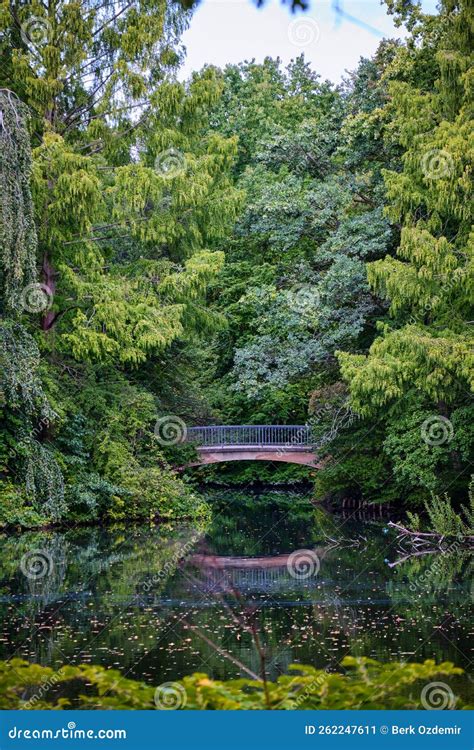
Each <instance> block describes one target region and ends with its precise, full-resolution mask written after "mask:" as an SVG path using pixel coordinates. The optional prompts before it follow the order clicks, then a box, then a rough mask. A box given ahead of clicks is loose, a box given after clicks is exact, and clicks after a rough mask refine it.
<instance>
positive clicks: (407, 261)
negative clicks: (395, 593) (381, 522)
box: [338, 2, 474, 499]
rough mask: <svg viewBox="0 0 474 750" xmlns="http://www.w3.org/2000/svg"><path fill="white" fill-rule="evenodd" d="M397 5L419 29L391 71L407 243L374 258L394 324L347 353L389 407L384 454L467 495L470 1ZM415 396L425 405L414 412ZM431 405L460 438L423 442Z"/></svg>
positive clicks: (353, 386) (351, 373) (355, 394)
mask: <svg viewBox="0 0 474 750" xmlns="http://www.w3.org/2000/svg"><path fill="white" fill-rule="evenodd" d="M389 5H390V8H391V9H392V10H393V12H394V13H395V14H396V15H397V17H398V18H399V19H403V20H405V21H407V19H408V21H409V27H410V28H412V29H413V30H414V32H413V33H414V37H413V38H412V39H410V40H409V41H408V43H407V45H406V46H404V47H400V49H399V50H398V51H397V53H396V54H395V56H394V58H393V59H392V61H391V63H390V65H389V66H388V69H387V72H386V79H387V81H389V91H390V94H391V101H390V104H389V105H387V107H386V114H387V116H388V117H389V120H388V121H387V126H386V138H388V139H389V141H390V142H393V141H394V140H395V141H396V142H398V144H399V146H400V147H401V148H402V164H403V169H402V170H393V169H385V170H384V172H383V174H384V180H385V186H386V191H387V200H388V206H387V214H388V216H389V217H390V219H391V220H392V221H394V222H398V223H399V224H400V225H401V237H400V244H399V246H398V248H397V251H396V257H393V256H391V255H387V256H386V257H385V258H384V259H380V260H376V261H374V262H371V263H369V264H368V281H369V284H370V286H371V288H372V289H373V290H374V292H375V293H377V294H379V295H380V296H381V297H382V298H384V299H386V300H387V301H389V302H390V308H389V315H390V318H391V320H390V322H386V321H384V322H381V323H380V324H379V326H378V330H379V335H378V337H377V338H376V339H375V341H374V342H373V344H372V345H371V346H370V348H369V352H368V354H367V355H364V354H351V353H348V352H342V351H341V352H339V353H338V360H339V364H340V367H341V373H342V376H343V378H344V379H345V380H346V382H347V383H348V384H349V387H350V392H351V405H352V408H353V409H354V410H355V411H356V412H357V413H359V414H361V415H363V416H366V417H370V418H372V419H382V420H384V419H385V417H386V415H387V414H388V420H387V432H386V438H385V441H384V450H385V451H386V452H387V453H388V454H389V455H391V456H392V457H393V471H394V476H395V478H396V479H397V481H399V482H404V481H405V482H406V481H408V483H409V485H410V486H411V487H412V488H414V489H415V488H416V485H418V486H420V487H423V488H428V490H430V491H436V492H439V491H440V490H442V489H443V488H444V487H451V485H452V484H453V483H454V488H452V490H451V491H453V494H454V495H459V494H461V495H463V496H465V495H466V481H465V476H466V475H465V474H464V477H463V478H462V479H461V481H459V477H460V475H461V474H460V473H461V472H462V471H463V469H464V467H465V466H466V465H467V464H466V462H468V461H469V460H470V459H469V453H468V451H469V449H470V446H472V433H471V434H469V433H470V430H469V428H468V426H467V422H466V420H465V416H464V415H465V414H466V413H467V412H466V410H467V409H468V407H469V405H468V401H467V399H468V393H469V390H472V387H473V372H474V359H473V351H474V350H473V343H474V340H473V337H472V291H473V278H474V276H473V273H472V262H473V236H472V216H473V214H472V200H471V197H472V176H471V167H470V164H471V163H472V142H473V139H472V113H471V106H472V91H471V89H470V83H469V75H468V74H467V72H466V71H467V70H468V68H469V64H470V60H471V59H472V45H470V44H469V41H468V37H469V34H468V33H466V29H467V28H469V12H470V11H469V9H468V8H467V5H466V4H465V3H463V2H461V3H459V4H458V5H456V6H453V5H452V4H451V3H441V8H440V14H439V16H425V15H423V14H421V13H420V12H419V9H418V8H416V7H414V6H412V5H411V4H408V5H407V4H405V5H404V6H403V7H402V5H400V4H399V3H390V4H389ZM415 39H416V43H415ZM413 394H416V399H415V401H416V405H415V410H414V411H413V412H411V411H405V412H403V410H402V408H401V405H402V404H404V405H405V406H406V405H407V403H409V402H407V401H406V399H405V397H406V396H408V399H411V402H412V404H413ZM397 403H398V404H399V407H398V408H397ZM422 412H425V415H426V416H427V417H428V415H430V414H431V415H432V416H434V417H435V418H436V417H437V416H438V418H439V419H441V420H445V422H448V421H449V423H450V424H451V429H452V431H453V432H454V440H453V441H451V439H449V440H444V441H441V442H439V443H438V444H436V445H435V446H434V447H433V446H427V445H423V443H422V442H420V441H418V440H417V437H416V433H417V429H418V423H419V420H420V419H421V420H422V416H423V414H422ZM455 423H456V429H454V424H455ZM422 494H423V493H422ZM424 494H425V499H426V496H427V495H426V491H425V493H424Z"/></svg>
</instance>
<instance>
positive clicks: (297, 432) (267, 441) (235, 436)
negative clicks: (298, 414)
mask: <svg viewBox="0 0 474 750" xmlns="http://www.w3.org/2000/svg"><path fill="white" fill-rule="evenodd" d="M186 440H187V441H188V442H191V443H195V444H196V445H199V447H200V449H205V448H219V449H225V448H233V449H234V450H244V449H245V448H273V449H275V450H276V449H278V448H281V449H283V448H291V449H292V450H293V449H298V448H305V449H308V448H311V447H312V443H313V435H312V428H311V427H310V425H268V424H267V425H261V424H256V425H208V426H206V427H190V428H189V429H188V431H187V436H186Z"/></svg>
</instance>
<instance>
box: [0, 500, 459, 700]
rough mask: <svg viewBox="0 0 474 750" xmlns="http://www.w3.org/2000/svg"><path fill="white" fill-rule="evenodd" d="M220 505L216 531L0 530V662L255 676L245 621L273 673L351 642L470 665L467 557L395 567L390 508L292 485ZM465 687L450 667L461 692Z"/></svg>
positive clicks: (148, 675) (342, 650)
mask: <svg viewBox="0 0 474 750" xmlns="http://www.w3.org/2000/svg"><path fill="white" fill-rule="evenodd" d="M213 503H214V507H215V514H214V519H213V521H212V525H211V526H210V527H208V528H207V529H199V528H195V527H192V526H189V525H185V524H180V525H171V524H169V525H168V524H166V525H161V526H145V525H143V526H132V527H129V528H113V529H110V528H109V529H97V528H85V529H84V528H82V529H71V530H66V531H62V532H57V531H54V532H28V533H23V534H15V535H13V534H10V535H1V536H0V620H1V625H0V659H5V658H9V657H12V656H13V655H15V656H19V657H22V658H24V659H27V660H29V661H34V662H39V663H41V664H43V665H49V666H52V667H59V666H60V665H61V664H64V663H72V664H80V663H85V662H88V663H95V664H102V665H104V666H107V667H115V668H119V669H120V670H122V672H123V673H124V674H126V675H127V676H129V677H132V678H136V679H141V680H144V681H146V682H149V683H152V684H159V683H161V682H163V681H166V680H173V679H176V678H179V677H182V676H183V675H185V674H190V673H191V672H196V671H197V672H207V673H208V674H210V675H211V676H213V677H215V678H219V679H222V678H229V677H236V676H239V675H241V674H245V672H243V671H242V666H241V665H244V666H245V667H246V668H247V669H248V670H250V671H251V672H258V670H259V660H258V654H257V652H256V649H255V646H254V641H253V638H252V635H251V634H250V633H249V631H248V628H247V627H244V623H246V624H249V623H255V625H256V627H257V628H258V631H259V632H260V634H261V638H262V641H263V642H264V643H265V646H266V650H267V671H268V674H269V676H270V677H271V678H275V677H277V676H278V675H279V674H281V673H282V672H285V671H286V670H287V667H288V665H289V664H292V663H296V662H299V663H306V664H313V665H315V666H317V667H327V666H328V665H333V666H336V665H337V664H338V662H339V661H340V660H341V659H342V657H344V656H345V655H346V654H351V655H364V656H371V657H373V658H376V659H380V660H382V661H389V660H400V661H422V660H424V659H427V658H433V659H436V660H437V661H445V660H449V661H453V662H455V663H456V664H457V665H458V666H461V667H464V668H466V669H468V667H469V662H470V658H472V653H471V649H472V646H471V644H472V628H471V632H470V629H469V625H470V608H471V601H472V594H471V586H470V572H472V567H471V560H470V559H469V558H468V557H467V556H466V555H463V554H459V553H457V554H456V555H449V554H446V555H436V556H434V555H427V556H424V557H419V558H414V559H408V560H406V561H404V562H403V561H402V562H400V564H399V565H396V566H394V567H390V566H389V563H393V562H395V561H396V560H397V559H398V558H400V557H401V556H400V555H399V554H398V553H397V548H396V546H395V544H394V537H393V535H392V534H391V533H387V532H386V529H385V522H384V520H383V519H380V518H376V519H370V518H369V519H367V518H365V519H364V518H362V519H360V518H359V519H357V518H355V517H350V515H348V516H347V517H344V516H342V515H337V514H334V515H330V514H328V513H326V512H324V511H321V510H316V509H314V508H312V506H311V505H310V504H309V502H308V501H307V500H306V499H305V498H302V497H301V496H298V495H296V494H293V493H289V492H288V493H266V494H265V495H262V496H259V497H257V496H255V495H251V494H248V493H247V494H243V493H242V494H237V493H220V494H215V495H214V496H213ZM384 529H385V531H384ZM295 551H302V552H300V556H301V559H300V560H299V561H298V559H297V558H296V559H295V556H293V557H291V558H290V557H289V556H290V555H291V554H292V553H294V552H295ZM35 556H36V557H35ZM295 566H296V567H295ZM22 568H23V571H25V572H26V573H27V574H28V575H29V577H28V575H25V572H22ZM295 571H296V573H295ZM32 573H33V577H32V575H31V574H32ZM35 575H37V577H36V578H35V577H34V576H35ZM470 639H471V640H470ZM470 687H471V683H470V682H469V678H468V677H467V676H466V677H462V678H458V679H457V680H456V689H457V690H458V691H460V692H461V694H464V695H466V694H468V693H469V688H470Z"/></svg>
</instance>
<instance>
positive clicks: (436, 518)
mask: <svg viewBox="0 0 474 750" xmlns="http://www.w3.org/2000/svg"><path fill="white" fill-rule="evenodd" d="M425 510H426V513H427V515H428V518H429V528H430V529H431V530H433V531H436V532H437V533H438V534H442V535H443V536H457V537H463V536H469V535H471V536H472V535H473V534H474V526H473V524H472V520H473V512H474V504H473V502H472V499H471V507H470V508H464V509H463V510H464V515H465V518H463V517H462V515H460V514H459V513H456V511H455V510H454V508H453V507H452V505H451V501H450V499H449V497H448V496H447V495H444V497H438V496H436V495H433V496H432V497H431V499H430V500H428V501H426V502H425Z"/></svg>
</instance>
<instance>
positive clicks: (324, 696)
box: [0, 656, 467, 711]
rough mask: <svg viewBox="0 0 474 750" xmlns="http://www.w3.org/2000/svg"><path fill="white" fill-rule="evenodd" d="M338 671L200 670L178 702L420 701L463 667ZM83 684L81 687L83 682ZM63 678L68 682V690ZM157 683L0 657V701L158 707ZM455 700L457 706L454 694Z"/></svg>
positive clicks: (353, 666) (364, 663)
mask: <svg viewBox="0 0 474 750" xmlns="http://www.w3.org/2000/svg"><path fill="white" fill-rule="evenodd" d="M341 666H342V667H343V669H344V673H338V672H332V673H330V672H325V671H324V670H321V669H315V668H314V667H310V666H302V665H294V666H293V667H291V670H292V673H291V674H289V675H282V676H281V677H279V678H278V680H277V681H276V682H274V683H272V682H267V683H266V688H267V696H265V691H264V685H263V682H257V681H255V680H248V679H238V680H229V681H227V682H222V681H219V680H211V679H210V678H209V677H208V676H207V675H206V674H194V675H190V676H189V677H184V678H183V679H182V680H181V681H180V683H177V685H176V687H175V691H177V690H178V686H181V687H182V696H183V697H182V700H181V701H180V703H179V706H178V707H179V708H185V709H187V710H198V711H199V710H224V711H230V710H264V709H273V710H283V711H291V710H297V709H299V710H308V709H309V710H314V709H318V710H321V709H324V710H329V709H333V710H340V709H343V710H363V709H365V710H372V709H386V710H387V709H388V710H395V709H420V708H423V707H424V706H423V705H422V703H421V690H422V688H423V685H425V684H426V683H428V682H431V681H433V680H434V679H436V678H439V677H443V678H446V677H452V676H455V675H459V674H462V669H459V668H457V667H454V666H453V665H452V664H451V663H450V662H443V663H442V664H436V663H435V662H434V661H432V660H427V661H425V662H424V663H422V664H417V663H413V664H407V663H397V662H394V663H390V664H381V663H379V662H377V661H374V660H373V659H366V658H354V657H351V656H348V657H346V658H345V659H344V660H343V662H342V665H341ZM86 684H87V688H86ZM63 686H65V687H67V688H68V691H67V697H66V695H63V694H62V693H63V690H62V688H63ZM154 696H155V688H154V687H151V686H148V685H145V684H144V683H141V682H136V681H134V680H130V679H127V678H125V677H122V675H121V674H120V672H118V671H117V670H114V669H109V670H106V669H104V668H102V667H99V666H89V665H81V666H79V667H73V666H63V667H61V668H60V669H59V670H58V671H56V672H55V671H53V670H52V669H51V668H49V667H41V666H40V665H38V664H28V662H25V661H22V660H21V659H11V660H10V661H9V662H2V663H1V665H0V708H2V709H4V710H5V709H10V710H11V709H28V708H34V709H42V710H45V709H56V710H57V709H59V710H61V709H63V710H64V709H68V708H83V709H89V710H90V709H115V710H127V709H128V710H151V709H156V708H157V706H156V704H155V702H154ZM454 700H455V707H456V708H458V709H459V708H467V706H463V704H462V703H461V701H460V699H459V698H455V699H454Z"/></svg>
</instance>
